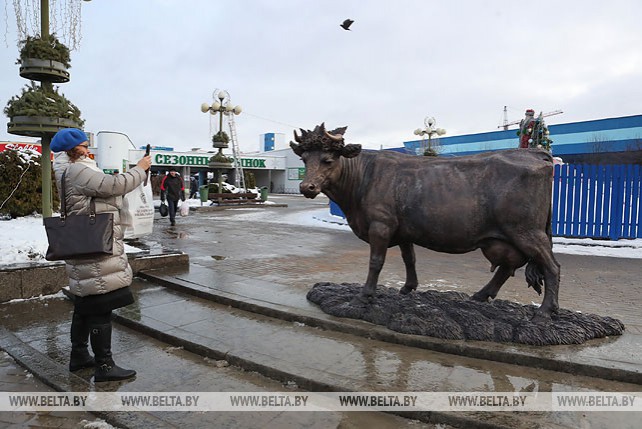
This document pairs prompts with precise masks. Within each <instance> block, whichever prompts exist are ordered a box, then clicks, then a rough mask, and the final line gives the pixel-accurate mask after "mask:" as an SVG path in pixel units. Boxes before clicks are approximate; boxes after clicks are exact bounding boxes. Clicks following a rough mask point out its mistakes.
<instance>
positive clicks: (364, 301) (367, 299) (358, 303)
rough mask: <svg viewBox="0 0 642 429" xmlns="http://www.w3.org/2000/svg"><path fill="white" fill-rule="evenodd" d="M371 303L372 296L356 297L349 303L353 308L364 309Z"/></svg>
mask: <svg viewBox="0 0 642 429" xmlns="http://www.w3.org/2000/svg"><path fill="white" fill-rule="evenodd" d="M370 303H372V296H369V295H366V296H364V295H361V294H359V295H356V296H355V297H354V298H352V300H351V301H350V305H352V306H353V307H365V306H366V305H369V304H370Z"/></svg>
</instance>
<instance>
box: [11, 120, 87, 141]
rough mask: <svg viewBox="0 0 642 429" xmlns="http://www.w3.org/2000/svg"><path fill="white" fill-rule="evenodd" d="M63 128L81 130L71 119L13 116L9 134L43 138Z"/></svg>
mask: <svg viewBox="0 0 642 429" xmlns="http://www.w3.org/2000/svg"><path fill="white" fill-rule="evenodd" d="M63 128H81V127H80V125H79V124H78V123H76V122H75V121H72V120H71V119H64V118H50V117H47V116H13V117H11V118H9V123H8V124H7V132H8V133H9V134H16V135H19V136H28V137H43V136H44V135H47V134H55V133H57V132H58V131H60V130H62V129H63Z"/></svg>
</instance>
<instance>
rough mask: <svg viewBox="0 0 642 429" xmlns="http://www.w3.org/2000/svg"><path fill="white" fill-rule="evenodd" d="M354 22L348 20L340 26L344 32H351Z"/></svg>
mask: <svg viewBox="0 0 642 429" xmlns="http://www.w3.org/2000/svg"><path fill="white" fill-rule="evenodd" d="M353 22H354V21H353V20H351V19H346V20H345V21H343V24H340V25H339V26H340V27H341V28H343V29H344V30H348V31H350V26H351V25H352V23H353Z"/></svg>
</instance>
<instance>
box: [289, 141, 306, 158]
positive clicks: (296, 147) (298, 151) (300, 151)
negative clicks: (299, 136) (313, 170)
mask: <svg viewBox="0 0 642 429" xmlns="http://www.w3.org/2000/svg"><path fill="white" fill-rule="evenodd" d="M290 147H291V148H292V150H293V151H294V153H296V154H297V155H298V156H301V155H302V154H303V152H304V151H303V149H302V148H301V146H299V145H298V144H296V143H294V142H290Z"/></svg>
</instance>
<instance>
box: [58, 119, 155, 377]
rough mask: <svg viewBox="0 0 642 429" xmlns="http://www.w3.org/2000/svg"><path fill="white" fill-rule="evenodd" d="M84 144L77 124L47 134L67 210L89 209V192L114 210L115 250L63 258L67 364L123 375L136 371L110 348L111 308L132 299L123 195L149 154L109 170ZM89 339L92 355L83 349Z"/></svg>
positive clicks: (102, 209)
mask: <svg viewBox="0 0 642 429" xmlns="http://www.w3.org/2000/svg"><path fill="white" fill-rule="evenodd" d="M88 146H89V143H88V139H87V135H86V134H85V133H84V132H83V131H81V130H78V129H75V128H66V129H63V130H61V131H59V132H58V133H56V135H55V136H54V137H53V139H52V140H51V150H52V151H53V152H55V153H56V155H55V159H54V165H53V169H54V173H55V176H56V184H57V185H58V189H62V187H61V180H62V175H63V173H65V188H66V195H64V196H61V199H62V198H65V201H66V204H67V213H68V214H89V203H90V200H91V198H92V197H93V198H94V202H95V205H96V213H113V214H114V245H113V249H114V253H113V255H106V256H102V257H98V258H94V259H75V260H67V261H65V263H66V269H67V275H68V276H69V290H70V291H71V293H72V294H73V295H74V314H73V317H72V321H71V359H70V362H69V370H70V371H76V370H79V369H81V368H89V367H92V366H95V368H96V369H95V372H94V381H96V382H99V381H111V380H123V379H126V378H130V377H133V376H135V375H136V371H133V370H130V369H123V368H120V367H119V366H117V365H116V364H115V363H114V360H113V358H112V353H111V312H112V310H114V309H116V308H120V307H124V306H126V305H129V304H131V303H133V302H134V297H133V295H132V292H131V290H130V288H129V286H130V284H131V282H132V277H133V276H132V269H131V266H130V265H129V262H128V260H127V254H126V253H125V244H124V243H123V228H122V227H121V224H120V209H121V207H122V202H123V199H122V196H123V195H125V194H126V193H128V192H131V191H133V190H134V189H135V188H136V187H138V186H139V185H140V184H141V183H143V181H144V180H145V176H146V174H147V173H146V170H147V169H149V167H150V166H151V158H150V157H149V156H145V157H144V158H142V159H141V160H140V161H138V164H136V167H134V168H132V169H131V170H129V171H128V172H126V173H123V174H118V175H108V174H104V173H103V172H102V171H101V170H100V169H99V168H98V166H97V165H96V162H95V161H94V160H93V159H91V158H90V157H89V148H88ZM88 340H91V348H92V350H93V352H94V355H95V359H94V358H93V357H92V356H91V355H90V354H89V351H88V349H87V343H88Z"/></svg>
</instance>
